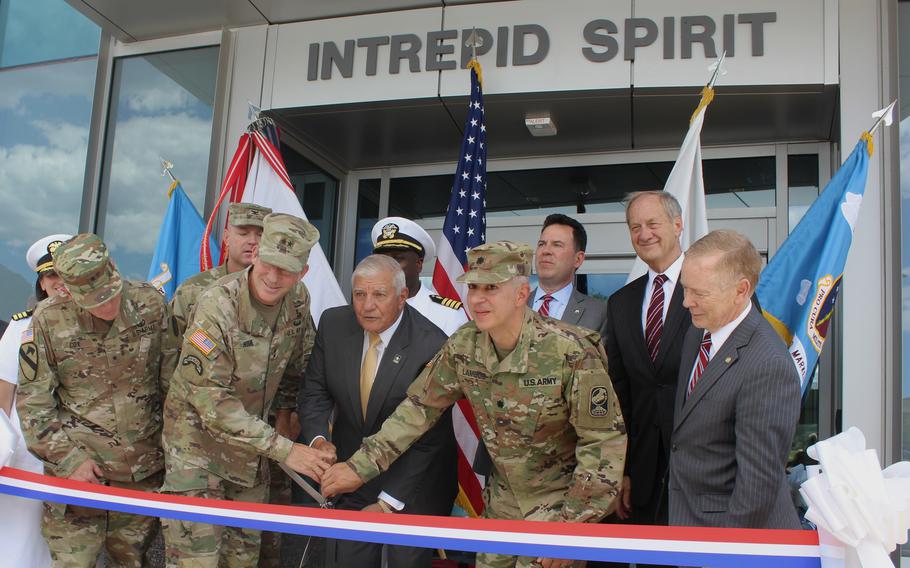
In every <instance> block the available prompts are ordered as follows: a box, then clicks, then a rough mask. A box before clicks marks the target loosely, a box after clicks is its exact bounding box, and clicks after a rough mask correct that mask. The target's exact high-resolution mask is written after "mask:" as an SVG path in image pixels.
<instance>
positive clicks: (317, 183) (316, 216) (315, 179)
mask: <svg viewBox="0 0 910 568" xmlns="http://www.w3.org/2000/svg"><path fill="white" fill-rule="evenodd" d="M281 157H282V158H283V159H284V165H285V167H286V168H287V170H288V176H289V177H290V178H291V185H293V186H294V193H296V194H297V198H298V199H299V200H300V204H301V206H303V212H304V213H306V217H307V219H308V220H309V221H310V223H312V224H313V225H314V226H315V227H316V228H317V229H319V244H320V245H322V250H323V252H325V255H326V257H327V258H328V260H329V265H332V261H333V259H334V252H335V238H334V236H335V219H336V210H337V208H338V180H337V179H335V178H333V177H332V176H330V175H329V174H327V173H326V172H324V171H323V170H322V169H320V168H319V167H318V166H316V164H314V163H313V162H311V161H309V160H307V159H306V158H304V157H303V156H301V155H300V154H299V153H297V151H295V150H294V149H293V148H291V147H290V146H288V145H287V144H282V145H281Z"/></svg>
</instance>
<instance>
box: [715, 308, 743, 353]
mask: <svg viewBox="0 0 910 568" xmlns="http://www.w3.org/2000/svg"><path fill="white" fill-rule="evenodd" d="M750 310H752V301H751V300H750V301H749V303H748V304H746V308H745V309H744V310H743V311H742V312H740V314H739V315H738V316H736V319H734V320H733V321H731V322H730V323H728V324H727V325H725V326H723V327H721V328H720V329H718V330H717V331H715V332H714V333H712V334H711V355H712V356H713V355H714V354H715V353H717V352H718V351H720V348H721V347H723V346H724V343H726V342H727V339H729V338H730V335H731V334H732V333H733V330H734V329H736V328H737V327H739V324H741V323H742V322H743V320H744V319H746V316H748V315H749V311H750Z"/></svg>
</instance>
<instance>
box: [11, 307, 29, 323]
mask: <svg viewBox="0 0 910 568" xmlns="http://www.w3.org/2000/svg"><path fill="white" fill-rule="evenodd" d="M34 312H35V310H34V309H31V310H25V311H24V312H17V313H15V314H13V315H12V316H11V317H10V319H11V320H13V321H19V320H24V319H25V318H30V317H32V314H33V313H34Z"/></svg>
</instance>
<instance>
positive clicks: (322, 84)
mask: <svg viewBox="0 0 910 568" xmlns="http://www.w3.org/2000/svg"><path fill="white" fill-rule="evenodd" d="M837 5H838V2H837V0H799V1H797V2H794V1H793V0H760V1H759V0H727V1H725V2H717V1H716V0H686V2H668V1H666V0H635V1H634V2H633V1H632V0H625V1H620V0H615V1H614V0H611V1H610V2H604V1H603V0H513V1H500V2H475V3H459V4H453V5H448V6H446V7H438V8H425V9H420V10H402V11H397V12H383V13H378V14H368V15H363V16H351V17H346V18H333V19H326V20H315V21H309V22H297V23H290V24H281V25H277V26H270V27H269V32H268V34H269V41H268V48H267V49H268V51H267V53H266V76H265V78H264V81H265V82H264V84H263V105H265V106H266V107H270V108H287V107H301V106H317V105H334V104H347V103H354V102H378V101H392V100H407V99H420V98H434V97H438V96H459V95H461V96H463V95H464V94H465V92H466V91H465V89H466V87H465V85H467V83H468V77H467V71H465V70H464V66H465V64H466V63H467V61H468V59H469V58H470V57H471V48H469V47H466V46H465V45H464V44H465V40H466V39H467V37H468V36H469V35H470V34H471V32H472V30H474V29H476V31H477V34H478V36H479V37H480V39H481V40H482V45H481V46H479V47H478V48H477V56H478V58H479V59H480V62H481V63H482V64H483V67H484V71H485V73H484V94H486V95H497V94H504V93H532V92H552V91H580V90H591V91H597V90H618V89H629V88H631V87H632V86H634V87H635V88H636V89H641V88H673V87H694V86H699V85H703V84H704V83H705V81H707V78H708V75H709V71H708V65H709V64H710V63H712V62H713V61H714V60H716V58H717V57H718V56H719V55H720V54H721V52H723V51H725V50H726V52H727V65H726V67H727V70H728V74H727V75H725V76H723V77H721V79H720V80H719V83H718V85H720V86H729V85H748V86H751V85H787V86H791V85H821V84H825V83H836V82H837V33H838V26H837Z"/></svg>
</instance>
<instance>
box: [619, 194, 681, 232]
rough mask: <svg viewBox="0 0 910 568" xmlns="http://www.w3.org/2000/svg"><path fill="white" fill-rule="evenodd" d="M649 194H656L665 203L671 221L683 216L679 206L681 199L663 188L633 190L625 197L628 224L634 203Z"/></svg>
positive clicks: (661, 202) (664, 206)
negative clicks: (677, 198)
mask: <svg viewBox="0 0 910 568" xmlns="http://www.w3.org/2000/svg"><path fill="white" fill-rule="evenodd" d="M648 196H654V197H656V198H658V199H659V200H660V204H661V205H663V208H664V211H665V212H666V213H667V219H669V220H670V221H672V220H673V219H676V218H677V217H682V207H680V206H679V201H677V200H676V198H675V197H673V195H672V194H670V193H668V192H666V191H663V190H651V191H633V192H632V193H630V194H629V195H627V196H626V198H625V199H623V204H624V205H625V206H626V225H628V224H629V210H630V209H632V204H633V203H635V202H636V201H638V200H639V199H641V198H643V197H648Z"/></svg>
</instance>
